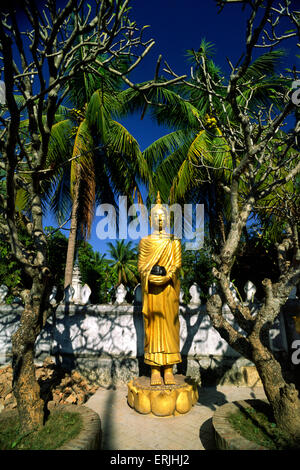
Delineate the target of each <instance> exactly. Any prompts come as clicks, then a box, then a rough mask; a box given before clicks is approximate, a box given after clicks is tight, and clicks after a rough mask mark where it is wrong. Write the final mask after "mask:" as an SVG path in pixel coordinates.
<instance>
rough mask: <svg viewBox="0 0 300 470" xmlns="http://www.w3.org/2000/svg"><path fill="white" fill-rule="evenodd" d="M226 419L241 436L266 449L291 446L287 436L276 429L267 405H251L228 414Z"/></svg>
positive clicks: (281, 448)
mask: <svg viewBox="0 0 300 470" xmlns="http://www.w3.org/2000/svg"><path fill="white" fill-rule="evenodd" d="M228 421H229V422H230V424H231V426H232V427H233V428H234V429H235V430H236V431H237V432H239V433H240V434H241V435H242V436H243V437H245V438H246V439H248V440H249V441H252V442H255V443H256V444H259V445H261V446H264V447H266V448H267V449H272V450H283V449H292V448H293V444H292V443H291V442H290V440H289V438H288V437H287V436H286V435H285V433H283V432H282V431H281V430H279V429H278V427H277V425H276V423H275V422H274V417H273V415H272V412H271V410H270V409H268V408H267V407H266V408H265V409H264V410H262V409H261V410H258V409H254V408H252V407H249V408H248V407H247V408H243V409H242V410H238V411H236V412H235V413H232V414H230V415H229V416H228Z"/></svg>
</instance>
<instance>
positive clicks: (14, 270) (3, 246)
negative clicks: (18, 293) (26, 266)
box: [0, 238, 22, 303]
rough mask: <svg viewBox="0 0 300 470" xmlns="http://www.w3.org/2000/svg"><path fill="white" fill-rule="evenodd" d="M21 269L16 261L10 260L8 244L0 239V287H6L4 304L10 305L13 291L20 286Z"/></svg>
mask: <svg viewBox="0 0 300 470" xmlns="http://www.w3.org/2000/svg"><path fill="white" fill-rule="evenodd" d="M21 280H22V268H21V266H20V265H19V263H18V262H17V261H15V260H14V259H13V258H12V255H11V249H10V246H9V243H8V242H7V241H5V240H4V239H2V238H0V285H1V284H5V285H6V286H7V287H8V295H7V296H6V298H5V302H6V303H11V302H12V301H13V298H14V294H13V290H14V289H16V288H18V287H20V286H21Z"/></svg>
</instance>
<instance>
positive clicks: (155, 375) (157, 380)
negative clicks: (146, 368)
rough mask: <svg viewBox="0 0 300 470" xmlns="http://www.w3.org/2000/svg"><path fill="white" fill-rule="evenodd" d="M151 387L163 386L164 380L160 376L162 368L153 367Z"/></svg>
mask: <svg viewBox="0 0 300 470" xmlns="http://www.w3.org/2000/svg"><path fill="white" fill-rule="evenodd" d="M150 384H151V385H161V384H162V378H161V375H160V368H159V367H157V368H156V367H151V380H150Z"/></svg>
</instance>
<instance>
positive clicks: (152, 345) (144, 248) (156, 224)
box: [138, 192, 181, 385]
mask: <svg viewBox="0 0 300 470" xmlns="http://www.w3.org/2000/svg"><path fill="white" fill-rule="evenodd" d="M167 221H168V213H167V210H166V209H165V208H164V207H163V205H162V204H161V200H160V195H159V192H158V194H157V200H156V205H155V206H154V208H153V209H152V211H151V226H152V228H153V232H152V234H151V235H148V236H147V237H145V238H142V239H141V241H140V244H139V258H138V270H139V273H140V276H141V285H142V296H143V308H142V311H143V315H144V327H145V345H144V361H145V363H146V364H149V365H150V367H151V379H150V384H151V385H162V377H161V371H163V376H164V384H165V385H173V384H175V383H176V382H175V378H174V375H173V365H174V364H176V363H179V362H181V355H180V340H179V315H178V310H179V291H180V282H179V279H178V271H179V268H180V267H181V244H180V240H179V239H174V237H172V236H171V235H170V234H168V233H167V232H166V231H165V227H166V225H167Z"/></svg>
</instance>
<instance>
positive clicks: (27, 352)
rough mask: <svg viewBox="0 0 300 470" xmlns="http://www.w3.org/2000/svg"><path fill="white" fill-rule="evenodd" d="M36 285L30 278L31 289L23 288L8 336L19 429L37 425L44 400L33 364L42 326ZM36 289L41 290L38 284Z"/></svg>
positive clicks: (41, 414)
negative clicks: (16, 321) (16, 318)
mask: <svg viewBox="0 0 300 470" xmlns="http://www.w3.org/2000/svg"><path fill="white" fill-rule="evenodd" d="M36 287H37V284H36V281H34V287H33V288H32V289H31V292H29V291H27V292H26V299H25V307H24V310H23V313H22V315H21V319H20V325H19V328H18V330H17V331H16V333H14V334H13V336H12V352H13V364H12V365H13V392H14V395H15V397H16V400H17V407H18V413H19V419H20V423H21V428H22V431H23V432H28V431H33V430H34V429H36V428H39V427H41V426H42V425H43V420H44V410H43V408H44V402H43V400H42V399H41V398H40V387H39V384H38V383H37V381H36V377H35V366H34V345H35V341H36V339H37V337H38V335H39V333H40V331H41V329H42V326H43V318H42V303H43V302H42V295H37V292H36V291H37V289H36ZM38 290H39V291H40V292H43V291H44V289H43V286H42V284H40V285H39V286H38Z"/></svg>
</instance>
